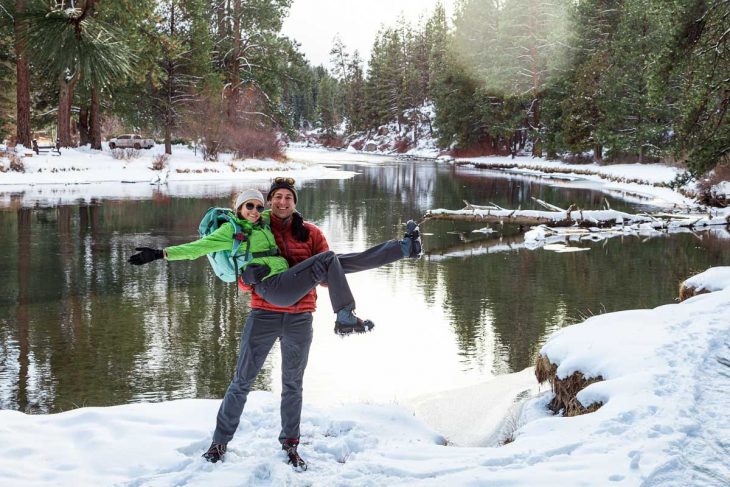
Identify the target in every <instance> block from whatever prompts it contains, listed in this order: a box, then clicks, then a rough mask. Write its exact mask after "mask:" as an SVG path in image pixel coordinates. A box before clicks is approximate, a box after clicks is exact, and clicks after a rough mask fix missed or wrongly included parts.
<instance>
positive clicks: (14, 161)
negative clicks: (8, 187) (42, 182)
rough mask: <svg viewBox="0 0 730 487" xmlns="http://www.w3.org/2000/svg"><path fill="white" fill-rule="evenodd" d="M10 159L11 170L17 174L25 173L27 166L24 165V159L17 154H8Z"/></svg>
mask: <svg viewBox="0 0 730 487" xmlns="http://www.w3.org/2000/svg"><path fill="white" fill-rule="evenodd" d="M8 159H9V160H10V170H11V171H15V172H25V164H23V158H22V157H20V156H19V155H17V154H13V153H8Z"/></svg>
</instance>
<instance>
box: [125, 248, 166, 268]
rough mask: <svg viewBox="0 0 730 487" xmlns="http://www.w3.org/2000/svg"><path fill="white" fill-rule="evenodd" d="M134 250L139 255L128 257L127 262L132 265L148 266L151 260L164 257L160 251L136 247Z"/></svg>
mask: <svg viewBox="0 0 730 487" xmlns="http://www.w3.org/2000/svg"><path fill="white" fill-rule="evenodd" d="M134 250H136V251H138V252H139V253H137V254H134V255H132V256H130V257H129V260H128V261H127V262H129V263H130V264H132V265H142V264H148V263H150V262H152V261H153V260H157V259H162V258H163V257H164V256H165V254H164V252H163V251H162V250H160V249H152V248H150V247H137V248H136V249H134Z"/></svg>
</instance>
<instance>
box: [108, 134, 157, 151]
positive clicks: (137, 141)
mask: <svg viewBox="0 0 730 487" xmlns="http://www.w3.org/2000/svg"><path fill="white" fill-rule="evenodd" d="M154 145H155V141H154V140H152V139H145V138H144V137H142V136H141V135H138V134H124V135H119V136H117V137H114V138H112V139H109V148H110V149H149V148H151V147H153V146H154Z"/></svg>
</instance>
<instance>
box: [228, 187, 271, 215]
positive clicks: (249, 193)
mask: <svg viewBox="0 0 730 487" xmlns="http://www.w3.org/2000/svg"><path fill="white" fill-rule="evenodd" d="M248 200H258V201H260V202H261V203H262V204H263V202H264V201H266V200H265V199H264V195H262V194H261V191H259V190H258V189H246V190H244V191H242V192H241V194H239V195H238V198H236V207H235V208H234V210H235V211H238V209H239V208H241V205H242V204H244V203H245V202H247V201H248Z"/></svg>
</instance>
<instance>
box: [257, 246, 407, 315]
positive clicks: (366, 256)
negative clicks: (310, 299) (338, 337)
mask: <svg viewBox="0 0 730 487" xmlns="http://www.w3.org/2000/svg"><path fill="white" fill-rule="evenodd" d="M402 258H403V244H402V243H401V241H399V240H389V241H387V242H384V243H382V244H380V245H376V246H375V247H370V248H369V249H367V250H365V251H363V252H352V253H349V254H335V253H334V252H332V251H331V250H330V251H327V252H322V253H321V254H317V255H315V256H313V257H310V258H309V259H307V260H305V261H302V262H300V263H299V264H297V265H295V266H294V267H291V268H289V269H288V270H286V271H284V272H282V273H280V274H277V275H275V276H272V277H270V278H268V279H266V280H265V281H263V282H261V283H259V284H257V285H256V292H257V293H258V294H259V295H261V297H262V298H264V299H265V300H266V301H268V302H269V303H271V304H273V305H275V306H282V307H286V306H292V305H293V304H294V303H296V302H297V301H299V300H300V299H302V298H303V297H304V296H306V294H307V293H308V292H309V291H311V290H312V289H314V288H315V287H317V285H318V284H320V283H323V282H325V283H327V289H328V290H329V294H330V302H331V303H332V311H334V312H335V313H336V312H337V311H339V310H341V309H343V308H347V309H355V299H354V298H353V296H352V291H351V290H350V286H349V284H348V283H347V278H346V277H345V274H351V273H353V272H360V271H365V270H368V269H374V268H376V267H380V266H383V265H386V264H390V263H392V262H395V261H397V260H400V259H402Z"/></svg>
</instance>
